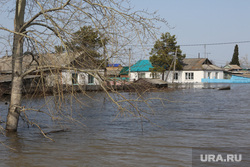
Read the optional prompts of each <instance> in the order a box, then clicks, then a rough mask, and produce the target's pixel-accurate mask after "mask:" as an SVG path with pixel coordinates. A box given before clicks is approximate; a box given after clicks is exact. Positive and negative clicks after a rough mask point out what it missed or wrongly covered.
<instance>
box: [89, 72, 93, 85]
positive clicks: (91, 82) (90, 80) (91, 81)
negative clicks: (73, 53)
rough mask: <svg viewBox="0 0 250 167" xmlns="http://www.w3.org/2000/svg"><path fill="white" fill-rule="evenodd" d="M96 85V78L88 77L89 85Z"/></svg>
mask: <svg viewBox="0 0 250 167" xmlns="http://www.w3.org/2000/svg"><path fill="white" fill-rule="evenodd" d="M93 83H94V77H93V76H92V75H90V74H89V75H88V84H93Z"/></svg>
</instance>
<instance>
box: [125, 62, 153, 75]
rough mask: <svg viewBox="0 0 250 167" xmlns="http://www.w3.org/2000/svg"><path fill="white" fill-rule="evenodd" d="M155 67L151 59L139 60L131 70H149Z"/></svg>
mask: <svg viewBox="0 0 250 167" xmlns="http://www.w3.org/2000/svg"><path fill="white" fill-rule="evenodd" d="M150 68H154V67H153V66H152V64H151V62H150V61H149V60H139V61H137V62H136V63H135V64H134V65H133V66H132V67H131V68H130V71H131V72H149V71H150Z"/></svg>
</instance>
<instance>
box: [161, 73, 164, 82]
mask: <svg viewBox="0 0 250 167" xmlns="http://www.w3.org/2000/svg"><path fill="white" fill-rule="evenodd" d="M164 73H165V72H163V73H162V76H161V79H162V80H163V81H165V80H164Z"/></svg>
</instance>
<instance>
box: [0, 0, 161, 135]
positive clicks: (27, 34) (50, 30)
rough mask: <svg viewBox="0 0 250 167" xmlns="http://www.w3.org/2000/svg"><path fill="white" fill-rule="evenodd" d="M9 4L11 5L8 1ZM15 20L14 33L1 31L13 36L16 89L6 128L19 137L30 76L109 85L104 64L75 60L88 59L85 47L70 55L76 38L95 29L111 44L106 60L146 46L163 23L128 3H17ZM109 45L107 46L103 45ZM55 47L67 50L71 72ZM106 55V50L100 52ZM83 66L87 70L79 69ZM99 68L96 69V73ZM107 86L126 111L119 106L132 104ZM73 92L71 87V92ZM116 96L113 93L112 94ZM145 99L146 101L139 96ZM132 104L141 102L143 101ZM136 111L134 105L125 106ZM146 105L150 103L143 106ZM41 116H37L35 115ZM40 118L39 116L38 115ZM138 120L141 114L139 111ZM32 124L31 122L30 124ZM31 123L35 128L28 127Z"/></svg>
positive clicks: (76, 0) (87, 0)
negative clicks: (70, 76)
mask: <svg viewBox="0 0 250 167" xmlns="http://www.w3.org/2000/svg"><path fill="white" fill-rule="evenodd" d="M5 3H8V1H6V2H5ZM14 11H15V17H14V30H11V29H8V28H6V27H4V26H2V25H0V30H3V31H7V32H9V33H11V34H12V37H13V46H12V89H11V100H10V106H9V111H8V116H7V122H6V130H7V131H16V130H17V127H18V120H19V116H20V113H24V111H25V110H27V109H25V107H23V106H22V91H23V79H24V78H25V77H26V76H27V75H29V74H32V73H39V74H40V75H41V76H42V75H43V74H44V73H43V72H44V71H45V70H47V71H49V73H51V74H54V76H56V74H55V72H58V71H59V70H71V71H81V72H85V73H87V74H89V75H92V76H93V77H94V78H96V79H97V80H100V82H101V81H103V80H105V78H104V76H103V74H102V73H99V71H98V70H99V69H101V68H102V67H103V64H104V62H102V63H99V64H95V66H92V67H90V64H91V63H90V59H87V58H86V59H85V58H82V59H77V57H78V56H77V55H90V56H91V50H90V49H89V48H88V47H86V48H84V49H83V51H81V52H78V53H77V52H72V49H69V48H68V46H67V43H68V42H69V41H71V40H72V34H73V33H74V32H76V31H77V30H79V28H80V27H82V26H92V27H93V28H94V29H96V31H99V32H101V33H102V34H105V39H108V46H105V47H103V48H102V49H105V53H106V54H107V53H108V54H109V55H107V58H108V57H109V58H110V57H112V56H113V55H117V54H119V52H120V51H122V50H123V48H124V46H126V45H127V44H131V42H133V41H135V40H136V42H137V43H141V44H143V43H144V42H145V41H147V40H148V39H149V38H151V37H154V36H155V30H156V27H155V26H154V25H155V24H154V23H155V21H162V22H164V20H162V19H160V18H158V17H156V16H155V14H149V13H148V12H146V11H134V10H133V8H131V7H130V4H129V3H128V2H127V1H125V0H120V1H113V0H53V1H52V0H51V1H49V0H34V1H26V0H16V5H15V10H14ZM103 43H105V42H103ZM55 46H62V47H64V48H65V52H64V53H63V55H64V58H66V59H67V61H68V62H69V64H70V66H67V65H65V64H62V63H61V62H60V61H59V62H60V63H59V62H57V60H58V59H61V58H60V56H61V55H57V56H56V54H53V52H54V47H55ZM99 52H103V50H99ZM26 55H30V56H31V57H32V59H29V60H30V62H28V65H25V66H24V59H25V56H26ZM79 66H82V67H84V68H79ZM93 67H95V68H93ZM53 79H54V81H53V82H55V83H57V86H56V89H57V90H58V91H57V93H58V94H57V96H60V95H62V94H63V90H61V87H60V83H59V80H60V79H58V80H57V79H55V77H54V78H53ZM40 82H41V83H42V84H43V86H42V90H45V87H46V84H45V83H43V81H42V80H40ZM103 83H105V82H102V84H101V86H102V88H103V89H104V91H105V92H106V93H107V95H108V97H110V99H111V100H112V101H113V102H114V103H115V104H116V105H117V106H118V107H119V108H120V109H121V110H122V111H129V110H128V109H126V108H124V107H123V106H122V105H121V103H124V102H125V101H127V100H128V99H126V98H125V97H123V96H122V95H121V94H119V92H117V94H118V95H119V97H120V98H119V100H115V99H114V97H112V96H111V95H110V94H109V92H108V91H107V90H106V89H105V84H103ZM69 88H70V89H72V91H73V88H72V87H68V89H69ZM112 91H114V90H112ZM140 97H142V96H140ZM58 99H59V101H58V102H57V104H60V103H61V102H62V100H61V101H60V99H62V98H58ZM132 101H140V100H139V99H136V100H132ZM127 102H128V103H129V104H130V105H131V106H133V107H134V108H136V106H134V104H132V103H131V101H127ZM144 102H145V103H147V101H144ZM37 111H39V110H37ZM40 112H41V111H40ZM136 112H137V114H134V115H139V116H141V115H140V113H139V109H136ZM27 120H28V118H27ZM30 123H31V122H30Z"/></svg>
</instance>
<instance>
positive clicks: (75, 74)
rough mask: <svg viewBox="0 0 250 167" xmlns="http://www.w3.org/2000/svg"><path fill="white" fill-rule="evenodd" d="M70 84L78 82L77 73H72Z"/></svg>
mask: <svg viewBox="0 0 250 167" xmlns="http://www.w3.org/2000/svg"><path fill="white" fill-rule="evenodd" d="M72 84H73V85H76V84H78V74H77V73H72Z"/></svg>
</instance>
